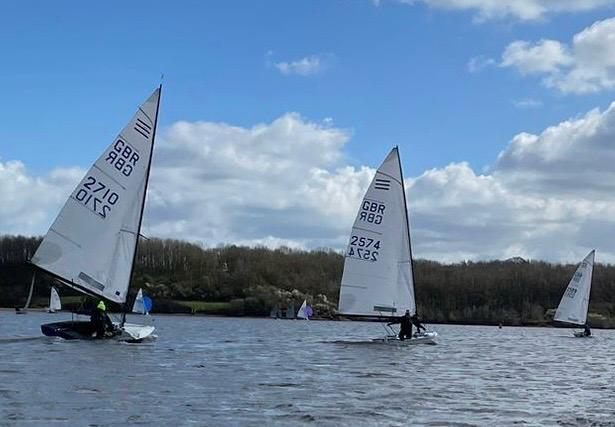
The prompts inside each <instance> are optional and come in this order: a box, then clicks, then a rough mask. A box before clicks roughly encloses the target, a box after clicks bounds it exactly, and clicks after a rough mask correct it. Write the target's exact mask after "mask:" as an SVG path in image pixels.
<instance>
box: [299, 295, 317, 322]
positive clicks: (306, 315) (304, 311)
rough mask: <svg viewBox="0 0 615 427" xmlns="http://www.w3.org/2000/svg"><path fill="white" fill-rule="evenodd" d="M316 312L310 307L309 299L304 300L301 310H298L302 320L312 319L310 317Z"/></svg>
mask: <svg viewBox="0 0 615 427" xmlns="http://www.w3.org/2000/svg"><path fill="white" fill-rule="evenodd" d="M313 314H314V311H313V310H312V307H310V306H309V305H308V303H307V300H303V304H301V307H299V311H298V312H297V319H301V320H310V317H311V316H312V315H313Z"/></svg>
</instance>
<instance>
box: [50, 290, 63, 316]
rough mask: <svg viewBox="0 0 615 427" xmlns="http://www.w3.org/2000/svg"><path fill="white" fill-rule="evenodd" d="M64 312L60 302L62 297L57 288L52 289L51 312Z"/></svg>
mask: <svg viewBox="0 0 615 427" xmlns="http://www.w3.org/2000/svg"><path fill="white" fill-rule="evenodd" d="M59 310H62V302H61V301H60V295H58V291H57V290H56V288H54V287H52V288H51V294H50V296H49V311H59Z"/></svg>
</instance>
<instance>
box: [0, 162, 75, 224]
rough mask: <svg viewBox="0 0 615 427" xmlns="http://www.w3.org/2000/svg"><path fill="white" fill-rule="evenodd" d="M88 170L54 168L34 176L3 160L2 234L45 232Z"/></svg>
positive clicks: (20, 165)
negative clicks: (46, 172)
mask: <svg viewBox="0 0 615 427" xmlns="http://www.w3.org/2000/svg"><path fill="white" fill-rule="evenodd" d="M84 173H85V171H83V170H81V169H79V168H64V169H62V168H59V169H54V170H53V171H51V173H49V174H48V175H47V176H44V177H38V178H35V177H32V176H30V175H29V174H28V172H27V170H26V166H25V165H24V164H23V163H22V162H20V161H15V160H13V161H7V162H2V161H0V227H1V228H0V233H4V234H25V235H33V234H40V233H42V232H44V230H43V229H42V228H43V227H44V225H45V224H47V225H49V224H50V223H51V221H52V220H53V217H54V216H55V214H54V212H57V211H58V210H59V209H60V207H61V206H62V204H63V203H64V201H65V200H66V197H67V194H70V192H71V191H72V189H73V187H74V186H75V185H77V183H78V182H79V179H80V178H81V177H82V176H83V174H84Z"/></svg>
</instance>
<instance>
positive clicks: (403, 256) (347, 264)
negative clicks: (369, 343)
mask: <svg viewBox="0 0 615 427" xmlns="http://www.w3.org/2000/svg"><path fill="white" fill-rule="evenodd" d="M406 310H409V311H410V312H411V313H416V303H415V298H414V280H413V273H412V255H411V252H410V230H409V223H408V216H407V207H406V199H405V189H404V185H403V176H402V172H401V162H400V159H399V152H398V149H397V147H396V148H394V149H393V150H391V152H390V153H389V155H388V156H387V158H386V159H385V160H384V162H383V163H382V165H380V167H379V168H378V170H377V171H376V174H375V176H374V178H373V179H372V182H371V183H370V186H369V188H368V190H367V192H366V194H365V196H364V197H363V199H362V201H361V205H360V208H359V212H358V213H357V217H356V219H355V222H354V224H353V227H352V234H351V236H350V240H349V242H348V246H347V249H346V253H345V258H344V273H343V276H342V283H341V287H340V301H339V306H338V312H339V313H340V314H343V315H354V316H368V317H386V316H387V315H388V316H392V315H400V314H403V313H404V312H405V311H406Z"/></svg>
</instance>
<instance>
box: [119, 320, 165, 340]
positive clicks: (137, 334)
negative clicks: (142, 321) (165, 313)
mask: <svg viewBox="0 0 615 427" xmlns="http://www.w3.org/2000/svg"><path fill="white" fill-rule="evenodd" d="M155 329H156V328H154V327H153V326H146V325H135V324H134V323H125V324H124V327H123V328H121V330H122V333H121V334H120V335H119V336H118V337H117V340H118V341H128V342H139V341H144V340H151V339H156V338H157V337H156V335H154V330H155Z"/></svg>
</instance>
